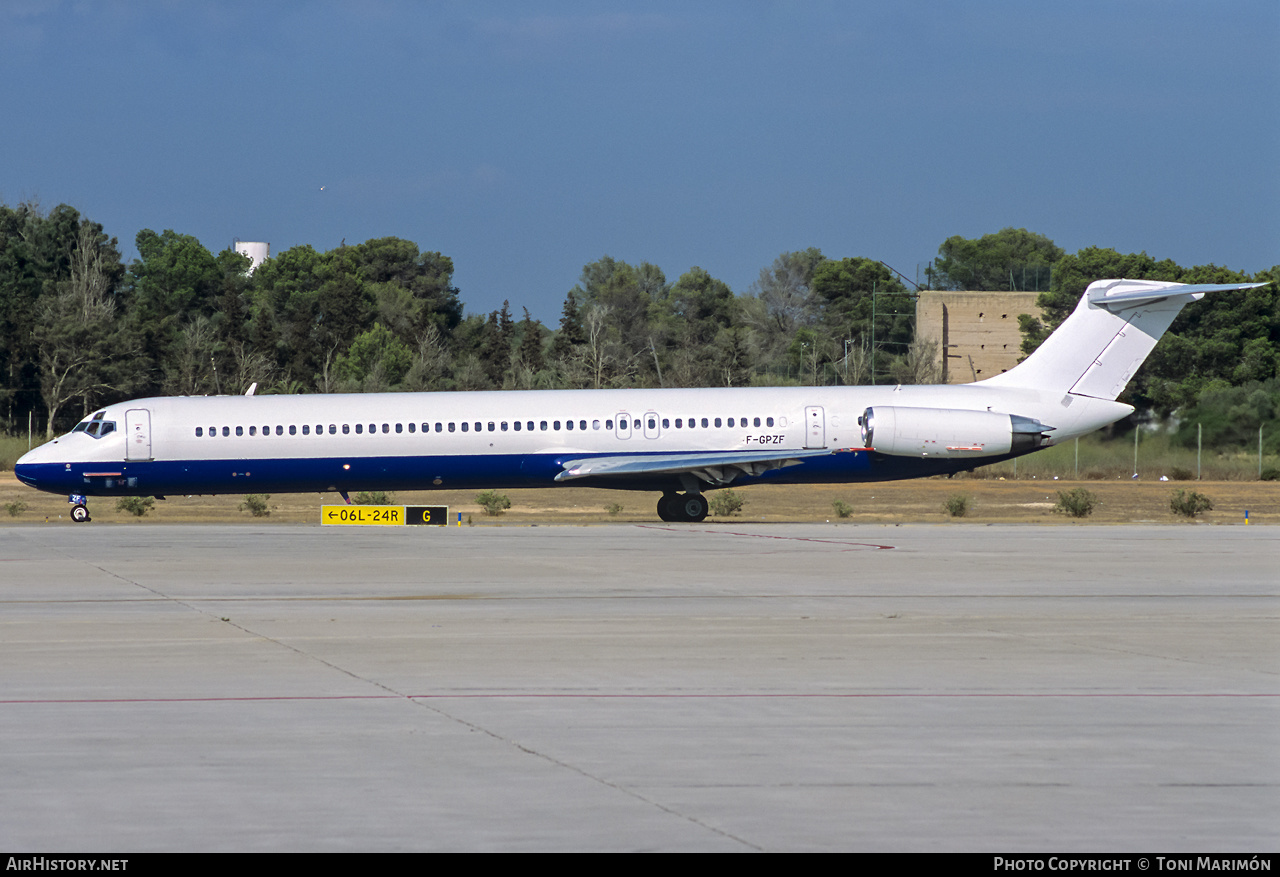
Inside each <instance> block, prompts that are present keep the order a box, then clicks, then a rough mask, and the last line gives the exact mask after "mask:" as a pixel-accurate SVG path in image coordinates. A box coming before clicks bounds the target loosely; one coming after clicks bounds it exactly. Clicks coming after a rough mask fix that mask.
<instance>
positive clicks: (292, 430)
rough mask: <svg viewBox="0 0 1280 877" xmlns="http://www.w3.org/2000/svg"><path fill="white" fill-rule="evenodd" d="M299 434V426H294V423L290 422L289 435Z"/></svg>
mask: <svg viewBox="0 0 1280 877" xmlns="http://www.w3.org/2000/svg"><path fill="white" fill-rule="evenodd" d="M297 434H298V427H296V426H294V425H293V424H292V423H291V424H289V435H297Z"/></svg>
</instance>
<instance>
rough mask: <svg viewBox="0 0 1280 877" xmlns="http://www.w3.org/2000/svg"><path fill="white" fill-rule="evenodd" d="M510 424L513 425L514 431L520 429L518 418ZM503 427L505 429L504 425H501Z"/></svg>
mask: <svg viewBox="0 0 1280 877" xmlns="http://www.w3.org/2000/svg"><path fill="white" fill-rule="evenodd" d="M511 425H512V426H514V427H515V429H516V432H519V431H520V421H518V420H517V421H515V422H514V423H512V424H511ZM503 428H504V429H505V428H506V427H503Z"/></svg>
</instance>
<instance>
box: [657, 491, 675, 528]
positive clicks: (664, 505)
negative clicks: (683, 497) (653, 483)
mask: <svg viewBox="0 0 1280 877" xmlns="http://www.w3.org/2000/svg"><path fill="white" fill-rule="evenodd" d="M679 502H680V497H679V496H677V495H676V494H674V493H664V494H663V495H662V497H661V498H660V499H659V500H658V517H659V518H661V519H662V520H664V521H666V522H667V523H671V522H673V521H678V520H680V517H679V509H678V506H677V503H679Z"/></svg>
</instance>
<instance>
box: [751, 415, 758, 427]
mask: <svg viewBox="0 0 1280 877" xmlns="http://www.w3.org/2000/svg"><path fill="white" fill-rule="evenodd" d="M752 422H753V423H754V424H755V425H756V426H759V425H760V418H759V417H757V418H755V420H753V421H752Z"/></svg>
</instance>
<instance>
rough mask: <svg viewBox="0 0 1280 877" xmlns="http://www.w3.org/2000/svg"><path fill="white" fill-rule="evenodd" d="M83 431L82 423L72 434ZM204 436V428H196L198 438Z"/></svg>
mask: <svg viewBox="0 0 1280 877" xmlns="http://www.w3.org/2000/svg"><path fill="white" fill-rule="evenodd" d="M83 429H84V424H83V423H81V424H80V425H79V426H77V427H76V428H75V429H73V430H71V431H72V432H80V431H81V430H83ZM203 436H204V427H200V426H197V427H196V438H202V437H203Z"/></svg>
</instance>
